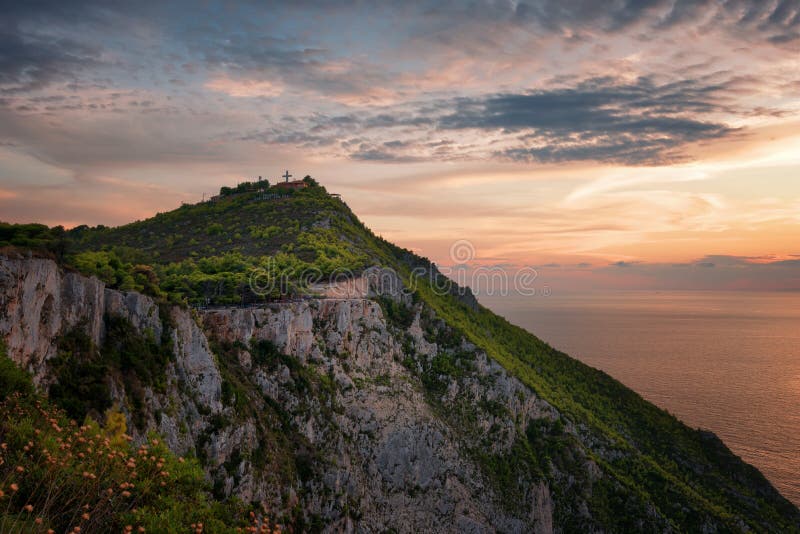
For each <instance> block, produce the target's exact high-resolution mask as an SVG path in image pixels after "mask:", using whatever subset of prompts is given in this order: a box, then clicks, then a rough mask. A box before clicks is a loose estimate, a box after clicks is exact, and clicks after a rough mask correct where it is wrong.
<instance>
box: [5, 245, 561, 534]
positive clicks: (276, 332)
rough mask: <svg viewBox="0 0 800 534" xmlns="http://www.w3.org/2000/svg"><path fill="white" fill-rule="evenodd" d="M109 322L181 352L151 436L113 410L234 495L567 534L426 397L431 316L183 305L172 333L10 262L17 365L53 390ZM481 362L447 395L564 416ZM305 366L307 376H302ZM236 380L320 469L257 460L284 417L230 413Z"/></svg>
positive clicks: (124, 394)
mask: <svg viewBox="0 0 800 534" xmlns="http://www.w3.org/2000/svg"><path fill="white" fill-rule="evenodd" d="M110 317H122V318H124V319H126V320H127V321H129V322H130V324H131V325H132V327H133V328H134V329H135V330H136V331H137V332H139V333H142V334H144V333H145V332H148V333H152V334H153V338H154V339H158V340H161V339H168V340H169V343H170V344H171V346H170V348H171V351H172V353H173V354H174V359H173V360H172V361H171V362H170V364H169V366H168V368H167V387H166V388H165V389H164V390H163V391H161V392H159V391H156V390H155V389H153V388H149V387H148V388H145V391H144V392H143V397H144V401H145V402H144V404H145V405H144V407H143V408H141V409H142V410H144V412H145V415H146V417H145V419H144V420H145V421H146V424H145V425H143V426H141V427H137V426H136V424H135V420H134V418H133V417H132V416H131V413H130V412H131V411H132V410H133V408H132V404H133V403H132V402H131V399H130V396H131V394H132V393H131V392H128V391H126V390H125V385H124V384H123V383H122V381H120V380H116V379H115V378H114V377H113V376H109V381H110V384H109V386H110V391H111V395H112V398H113V400H114V401H115V402H117V403H119V404H120V405H121V406H122V408H123V410H124V411H126V412H127V413H128V415H129V425H130V427H131V428H132V429H133V430H134V435H135V437H136V439H142V438H143V436H144V434H145V433H146V432H147V431H148V430H156V431H158V432H159V433H161V434H162V435H163V436H164V438H165V439H166V441H167V442H168V443H169V445H170V447H171V448H172V449H173V450H174V451H175V452H177V453H179V454H195V453H198V454H199V455H200V456H202V457H204V458H205V462H206V467H207V472H208V475H209V478H210V479H211V480H212V481H215V483H216V487H217V490H218V491H219V492H220V493H221V494H223V495H237V496H239V497H241V498H243V499H244V500H246V501H261V502H263V503H264V505H265V507H268V508H269V509H271V510H275V509H281V510H285V511H286V512H287V513H289V512H290V511H291V509H292V508H293V507H296V506H297V505H298V504H299V505H300V509H301V510H302V512H301V515H303V516H305V519H304V520H305V521H308V522H311V521H316V522H317V523H318V525H323V526H325V528H328V529H336V530H338V529H342V528H343V529H346V530H351V529H357V530H367V531H385V530H388V529H391V528H394V529H396V530H398V531H402V532H409V531H414V530H419V529H423V528H433V529H434V530H439V531H458V532H464V531H467V532H482V531H491V530H494V529H500V530H503V531H519V532H521V531H530V530H531V529H533V530H535V531H537V532H549V531H551V530H552V506H551V496H550V493H549V490H548V488H547V485H546V484H544V483H540V484H532V485H531V487H530V494H529V495H527V496H526V499H527V502H526V503H514V504H513V505H512V503H503V502H502V496H501V495H499V494H498V493H497V492H496V491H495V489H494V488H493V486H492V484H491V481H489V480H487V478H486V475H485V474H484V473H483V472H482V471H481V468H480V466H479V465H477V464H476V462H475V461H474V459H473V458H472V457H471V456H470V453H469V450H468V449H469V447H468V446H467V445H468V444H467V443H465V437H464V436H463V435H462V434H461V432H460V430H461V429H457V428H452V427H451V426H449V425H448V424H447V423H446V422H445V421H443V420H442V418H441V417H440V416H439V414H438V413H437V411H436V410H435V409H434V408H433V407H432V406H431V405H430V403H429V402H428V399H426V394H425V392H424V390H423V388H422V387H421V386H420V384H419V379H418V378H417V376H416V375H415V373H414V372H413V371H412V370H411V369H409V361H407V360H408V357H409V354H407V352H408V351H407V348H408V347H406V350H404V346H403V343H404V342H406V343H407V342H409V341H410V342H411V343H413V344H414V346H415V348H416V349H417V350H414V351H412V352H413V353H414V354H418V355H419V357H420V358H422V359H425V358H430V357H432V356H434V355H435V354H436V350H437V348H436V345H435V344H433V343H430V342H428V341H426V340H425V337H424V335H423V333H422V330H421V329H420V326H419V322H420V317H419V311H417V317H416V318H415V320H414V323H413V324H412V325H411V326H410V327H409V328H408V329H407V330H406V331H405V332H402V331H399V330H396V329H394V328H393V327H392V326H390V325H389V324H387V321H386V319H385V317H384V315H383V312H382V309H381V307H380V305H379V304H378V303H377V302H375V301H373V300H368V299H365V298H343V299H322V300H310V301H304V302H294V303H286V304H272V305H269V306H265V307H262V308H255V309H235V308H231V309H220V310H210V311H201V312H197V311H192V310H188V309H183V308H179V307H172V308H170V310H169V320H168V321H164V320H163V319H162V317H161V316H160V314H159V306H158V305H157V304H156V303H155V302H154V301H153V300H152V299H151V298H150V297H147V296H144V295H140V294H137V293H123V292H119V291H116V290H112V289H107V288H105V287H104V286H103V284H102V283H101V282H99V281H98V280H97V279H95V278H86V277H84V276H81V275H78V274H75V273H64V272H61V271H60V270H59V267H58V266H57V265H56V264H55V263H54V262H53V261H50V260H47V259H37V258H8V257H5V258H0V334H1V335H2V336H3V338H4V340H5V343H6V345H7V348H8V353H9V355H10V356H11V357H12V359H14V360H15V361H16V362H17V363H18V364H19V365H20V366H22V367H23V368H26V369H27V370H29V371H30V372H31V373H32V374H33V375H34V377H35V379H36V382H37V384H39V385H40V386H41V387H43V388H44V387H46V386H47V385H48V384H50V383H51V382H52V381H54V380H56V379H57V377H54V376H52V374H51V373H50V369H49V366H48V362H49V361H50V360H51V359H52V358H54V357H55V356H56V354H57V352H58V345H59V338H60V336H62V335H64V334H65V333H66V332H67V331H69V330H71V329H76V328H77V329H81V330H82V331H83V332H85V333H86V334H87V335H88V336H89V337H90V339H91V340H92V342H93V343H95V344H96V345H98V346H102V345H103V343H104V342H105V336H106V322H107V320H108V319H109V318H110ZM165 331H166V332H167V334H168V335H167V336H166V337H164V336H162V334H163V333H164V332H165ZM259 341H266V342H268V343H269V345H268V346H271V347H275V348H276V349H277V350H278V351H280V353H281V354H282V356H283V359H282V360H281V361H279V362H278V363H274V362H272V363H269V362H268V363H264V362H263V361H261V360H263V356H262V358H261V360H259V357H258V355H256V354H253V350H252V349H251V347H253V346H255V345H257V343H258V342H259ZM210 344H214V345H215V346H216V347H217V348H218V352H217V354H214V352H212V350H211V348H210ZM220 347H224V348H220ZM471 350H474V348H473V349H471ZM223 359H224V360H225V361H224V362H223V361H221V360H223ZM404 360H405V363H404ZM476 362H477V366H476V370H475V373H474V377H473V378H471V379H470V380H468V381H466V382H465V383H463V384H458V383H455V382H454V383H453V384H452V385H451V386H450V387H449V388H448V392H447V399H448V400H447V402H453V399H456V398H458V397H461V396H469V397H470V398H488V399H491V400H493V401H497V402H500V403H503V405H505V406H507V407H508V409H509V410H511V413H512V414H513V416H514V417H522V418H531V417H552V416H553V413H552V412H553V410H552V409H551V408H549V406H547V405H546V404H544V403H542V402H540V401H537V399H536V398H535V397H534V396H533V395H531V393H530V392H529V391H527V390H526V388H524V387H523V386H522V385H521V384H520V383H519V382H517V381H516V380H514V379H511V378H510V377H508V376H507V375H506V374H505V373H504V372H503V371H502V369H500V368H499V367H498V366H497V365H493V364H492V363H490V362H488V361H487V360H486V358H485V356H483V355H481V354H476ZM413 365H416V363H414V364H413ZM295 366H296V367H297V368H299V369H301V371H300V372H293V371H297V370H296V369H294V370H293V369H290V367H295ZM223 375H226V377H227V378H223ZM228 375H236V376H239V377H240V381H239V386H240V387H239V389H238V390H237V392H236V394H238V395H246V396H247V397H248V399H247V403H249V404H252V405H254V406H256V407H259V408H263V409H265V410H267V409H268V406H267V405H269V406H270V407H271V408H270V409H271V410H272V411H275V410H274V409H275V407H277V409H278V411H280V412H281V415H284V416H286V417H288V419H289V420H288V421H284V422H280V423H276V427H278V428H279V429H280V431H281V432H286V433H287V434H296V437H293V438H292V439H293V440H295V441H296V443H298V444H299V445H298V447H299V448H302V449H305V451H304V452H303V454H310V455H313V457H314V463H313V465H311V466H310V471H311V472H310V473H306V472H304V473H297V472H292V470H289V475H290V476H288V477H287V476H285V475H286V474H285V473H281V474H280V476H276V473H275V471H274V469H273V468H274V467H275V466H274V465H272V464H271V461H270V460H266V461H264V460H261V461H260V462H259V461H256V460H254V458H253V457H254V456H255V455H256V454H257V453H256V451H257V449H259V448H263V447H264V446H265V445H266V446H267V447H269V446H276V447H279V445H276V444H275V443H265V441H267V442H269V441H270V439H272V438H269V437H267V436H265V434H271V433H273V432H274V431H275V430H276V429H275V428H272V429H269V428H266V429H265V428H261V426H263V425H264V424H269V421H264V420H259V419H261V417H260V416H259V415H253V414H252V412H253V410H250V411H248V413H237V410H236V407H235V405H236V399H232V398H230V397H229V398H226V399H225V400H226V401H227V404H226V403H224V402H223V394H222V390H223V384H224V383H225V382H226V380H229V381H233V380H235V378H233V377H231V376H228ZM309 376H311V377H314V378H312V379H311V380H310V381H314V380H315V379H319V383H320V384H323V385H324V388H322V389H324V393H323V392H322V391H321V390H320V389H318V388H316V387H315V386H310V385H308V384H307V385H306V387H299V386H298V382H302V381H309V378H308V377H309ZM241 386H244V387H241ZM479 416H480V419H481V425H482V426H483V427H485V429H486V430H489V428H490V427H492V426H493V425H494V424H495V421H494V419H493V418H492V417H491V416H490V415H488V414H479ZM501 426H502V428H501V429H500V430H499V431H497V432H495V434H496V435H497V437H498V441H497V442H496V443H494V444H493V447H496V448H498V449H503V448H507V447H509V446H510V442H511V441H512V440H513V434H514V424H513V421H512V420H511V419H509V420H508V421H505V422H504V423H503V424H502V425H501ZM288 452H289V453H290V456H292V455H294V454H295V453H296V452H297V451H294V450H290V451H288ZM269 453H270V451H266V454H267V455H269ZM262 454H263V451H262ZM291 460H292V461H293V460H294V459H293V458H292V459H291ZM256 464H258V465H256ZM517 504H521V505H520V506H518V505H517Z"/></svg>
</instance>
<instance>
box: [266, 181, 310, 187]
mask: <svg viewBox="0 0 800 534" xmlns="http://www.w3.org/2000/svg"><path fill="white" fill-rule="evenodd" d="M273 187H279V188H281V189H304V188H306V187H308V182H306V181H304V180H292V181H291V182H278V183H277V184H275V185H274V186H273Z"/></svg>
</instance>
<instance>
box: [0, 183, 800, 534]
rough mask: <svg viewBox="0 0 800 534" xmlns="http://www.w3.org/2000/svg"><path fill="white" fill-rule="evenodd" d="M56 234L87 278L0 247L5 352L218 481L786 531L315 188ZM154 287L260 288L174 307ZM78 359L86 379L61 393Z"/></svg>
mask: <svg viewBox="0 0 800 534" xmlns="http://www.w3.org/2000/svg"><path fill="white" fill-rule="evenodd" d="M275 228H277V229H278V230H275ZM67 239H68V246H66V247H62V248H64V249H65V250H67V253H66V254H65V255H64V256H63V257H64V260H65V262H66V263H67V264H69V265H72V266H73V267H77V268H79V269H81V270H83V271H84V272H89V273H93V274H97V275H99V276H100V277H101V278H102V279H103V280H105V283H104V282H102V281H100V280H98V279H96V278H86V277H85V276H83V275H80V274H77V273H74V272H70V271H64V270H63V269H60V268H59V267H58V266H57V265H56V263H55V262H53V261H52V260H46V259H36V258H26V257H15V256H14V253H13V252H11V253H8V254H6V256H5V258H4V259H3V260H0V261H1V264H2V268H0V290H2V302H0V305H2V307H0V312H2V314H3V315H2V317H0V333H2V334H3V337H4V338H5V339H6V342H7V344H8V347H9V353H10V355H11V356H12V358H13V359H14V360H15V361H17V362H18V363H19V364H21V365H23V366H24V367H26V368H28V369H29V370H31V371H33V372H34V373H35V375H36V377H37V382H38V383H39V384H40V386H41V387H42V388H45V389H49V390H50V392H51V396H53V395H54V396H55V398H56V399H61V400H62V401H63V403H64V405H66V406H72V409H73V410H74V411H75V413H76V415H78V416H79V415H81V414H86V413H97V412H101V410H102V408H103V407H104V406H107V405H108V404H110V403H112V402H117V403H120V404H121V405H122V407H123V408H124V409H125V410H126V413H127V414H128V418H129V419H130V422H131V425H132V426H133V427H134V428H135V429H136V431H137V436H138V437H139V438H141V436H143V435H144V433H145V432H146V431H147V429H157V430H158V431H159V432H161V433H162V434H163V435H164V436H165V437H166V439H167V441H168V443H169V444H170V447H171V448H172V449H173V450H174V451H176V452H178V453H179V454H186V453H194V454H196V455H197V456H198V457H199V458H200V459H201V460H202V461H203V463H204V465H205V468H206V471H207V473H208V475H209V477H210V478H211V479H212V480H213V481H214V482H215V492H216V494H217V496H218V497H220V498H224V497H226V496H229V495H238V496H240V497H241V498H243V499H244V500H246V501H257V502H260V503H263V504H264V506H266V507H268V508H269V509H271V510H281V511H282V514H283V517H284V518H285V519H286V520H287V521H291V522H294V523H295V524H296V525H297V526H299V527H305V528H309V529H321V528H338V527H347V528H349V527H354V528H360V529H365V530H369V531H373V530H389V529H391V528H394V529H396V530H398V531H412V530H418V529H421V528H424V527H426V526H430V527H433V528H434V530H440V531H448V530H453V531H465V530H466V531H490V530H500V531H531V530H534V531H538V532H549V531H574V530H582V531H584V530H605V531H617V532H622V531H675V530H677V531H696V530H704V531H711V532H713V531H747V530H755V531H783V532H785V531H797V530H800V513H799V512H798V510H797V508H796V507H794V506H793V505H791V504H790V503H789V502H787V501H786V500H785V499H783V497H781V496H780V495H779V494H778V493H777V492H776V491H775V490H774V489H773V488H772V487H771V485H770V484H769V483H768V482H767V481H766V480H765V479H764V478H763V476H762V475H761V474H760V473H759V472H758V471H757V470H755V469H754V468H752V467H750V466H748V465H746V464H744V463H743V462H741V460H739V459H738V458H736V457H735V456H734V455H733V454H732V453H731V452H730V451H729V450H728V449H727V448H726V447H725V446H724V445H723V444H722V443H721V442H720V441H719V440H718V439H717V438H716V437H715V436H714V435H713V434H710V433H708V432H703V431H697V430H692V429H689V428H687V427H686V426H684V425H683V424H681V423H680V422H679V421H678V420H677V419H675V418H674V417H672V416H670V415H669V414H667V413H666V412H664V411H662V410H660V409H658V408H656V407H655V406H653V405H651V404H649V403H647V402H646V401H644V400H642V399H641V398H640V397H639V396H638V395H636V394H635V393H633V392H632V391H630V390H629V389H627V388H625V387H624V386H622V385H621V384H619V383H618V382H616V381H615V380H613V379H612V378H610V377H608V376H607V375H605V374H604V373H602V372H599V371H597V370H594V369H591V368H589V367H587V366H585V365H583V364H581V363H580V362H577V361H576V360H573V359H571V358H569V357H568V356H566V355H564V354H562V353H559V352H558V351H555V350H554V349H552V348H551V347H549V346H547V345H546V344H545V343H543V342H541V341H540V340H538V339H537V338H536V337H535V336H533V335H531V334H529V333H527V332H525V331H524V330H522V329H519V328H517V327H515V326H513V325H511V324H509V323H508V322H506V321H505V320H503V319H502V318H500V317H497V316H496V315H494V314H492V313H491V312H489V311H488V310H486V309H484V308H482V307H481V306H479V305H478V304H477V302H476V301H475V300H474V298H473V297H472V296H471V294H470V293H469V292H468V290H462V289H461V288H458V287H455V286H453V287H452V288H450V290H449V291H447V292H443V291H441V290H435V288H441V287H446V286H445V285H444V284H443V283H442V277H441V275H439V274H438V273H437V272H436V270H435V267H434V266H432V265H431V264H430V263H429V262H428V261H427V260H425V259H423V258H419V257H417V256H415V255H413V254H411V253H410V252H408V251H405V250H402V249H399V248H397V247H395V246H393V245H391V244H389V243H387V242H385V241H384V240H382V239H380V238H377V237H376V236H374V235H373V234H372V233H371V232H369V231H368V230H367V229H366V228H365V227H364V226H363V225H362V224H361V223H360V222H359V221H358V220H357V218H356V217H355V216H354V215H353V214H352V213H351V212H350V210H349V209H348V208H347V207H346V205H344V204H343V203H342V202H341V201H340V200H338V199H335V198H332V197H329V196H328V195H327V194H326V192H325V191H324V189H322V188H319V187H310V188H308V189H307V190H303V191H298V192H293V193H291V194H286V195H285V196H281V197H278V198H275V197H265V196H264V194H263V193H244V194H241V195H235V196H231V197H228V198H224V199H222V200H220V201H218V202H213V203H205V204H200V205H194V206H183V207H182V208H180V209H178V210H175V211H173V212H170V213H168V214H161V215H159V216H157V217H155V218H153V219H149V220H147V221H141V222H138V223H133V224H131V225H127V226H123V227H120V228H117V229H108V228H95V229H89V228H79V229H76V230H75V231H72V232H70V233H68V237H67ZM70 250H71V251H72V254H70V253H69V251H70ZM98 250H103V252H97V251H98ZM276 265H277V267H276ZM372 265H379V266H381V267H382V268H383V270H379V271H377V273H378V276H377V278H374V277H371V276H370V273H375V272H376V271H370V270H367V268H368V267H370V266H372ZM259 269H260V271H259V272H262V273H263V272H267V274H266V275H263V276H267V278H268V279H270V280H274V279H281V278H283V279H286V280H288V281H289V282H290V283H289V284H286V285H285V286H283V287H284V289H285V291H284V290H278V294H281V293H291V294H294V295H297V294H302V293H308V292H313V291H314V282H318V281H319V278H324V277H325V276H327V275H330V274H331V273H336V272H341V271H342V270H344V269H347V270H349V271H351V272H352V273H353V276H356V277H360V278H359V280H361V281H362V283H358V284H353V286H354V287H355V286H357V287H361V288H364V287H366V288H367V289H366V290H365V291H362V293H363V294H361V295H356V296H352V298H344V299H320V300H317V299H312V300H300V301H293V302H276V301H268V300H267V299H266V297H267V296H269V295H272V296H277V295H276V293H275V292H274V291H272V292H259V291H256V292H254V291H253V290H252V282H253V272H254V270H259ZM310 273H311V274H310ZM376 280H377V282H378V283H376ZM109 286H111V287H109ZM275 287H281V286H280V285H278V286H275ZM114 288H117V289H114ZM134 288H135V289H142V290H145V291H148V292H149V293H151V296H145V295H141V294H139V293H136V292H130V291H124V290H128V289H134ZM273 289H274V288H273ZM166 298H170V299H171V300H172V301H173V302H180V301H181V300H183V299H187V300H189V301H190V302H209V301H211V302H212V303H220V304H222V303H231V302H241V301H242V300H243V299H245V298H246V300H248V301H255V302H257V303H259V304H258V306H256V307H254V308H232V307H227V308H221V309H209V310H196V311H191V310H188V309H186V308H185V306H181V305H168V304H166V303H164V300H165V299H166ZM159 301H160V302H161V304H160V305H159ZM70 358H72V360H71V359H70ZM75 365H82V366H83V367H82V369H83V371H84V372H83V376H90V377H93V378H92V380H93V381H94V383H84V386H86V387H84V388H83V390H82V391H89V390H91V391H93V392H95V396H96V397H97V399H88V400H87V399H83V400H84V402H78V403H77V404H76V403H75V402H74V401H75V400H76V399H75V397H77V395H76V394H75V393H74V392H72V393H71V392H70V391H69V388H68V387H67V386H68V385H69V382H70V381H71V380H73V379H74V376H73V375H71V374H70V373H69V370H70V369H73V368H74V366H75ZM84 382H87V381H86V380H84ZM88 382H91V380H89V381H88ZM89 401H91V402H89ZM70 403H72V404H70Z"/></svg>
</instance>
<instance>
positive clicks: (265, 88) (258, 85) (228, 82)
mask: <svg viewBox="0 0 800 534" xmlns="http://www.w3.org/2000/svg"><path fill="white" fill-rule="evenodd" d="M205 88H206V89H209V90H211V91H216V92H219V93H225V94H227V95H229V96H233V97H249V98H252V97H264V98H270V97H276V96H280V95H281V93H283V91H284V88H283V86H282V85H280V84H278V83H275V82H270V81H253V80H234V79H231V78H229V77H227V76H220V77H217V78H212V79H211V80H209V81H207V82H206V83H205Z"/></svg>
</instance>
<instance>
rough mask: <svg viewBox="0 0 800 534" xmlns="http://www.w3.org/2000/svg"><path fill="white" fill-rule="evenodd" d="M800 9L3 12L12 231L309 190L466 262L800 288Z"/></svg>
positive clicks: (545, 275) (582, 275)
mask: <svg viewBox="0 0 800 534" xmlns="http://www.w3.org/2000/svg"><path fill="white" fill-rule="evenodd" d="M798 112H800V2H798V1H767V2H761V1H745V0H739V1H718V2H713V1H683V0H671V1H659V0H648V1H633V0H628V1H615V2H590V1H570V0H554V1H547V0H545V1H540V2H529V3H526V2H512V1H495V2H490V1H486V2H481V1H473V2H455V1H453V2H447V1H441V2H439V1H430V2H369V1H363V2H345V1H342V2H336V1H329V2H324V1H323V2H304V1H294V2H285V3H282V2H255V1H253V2H206V1H202V2H195V1H186V2H169V3H168V6H164V5H162V2H152V3H150V2H121V1H120V2H103V3H102V4H100V3H98V4H94V3H90V2H88V3H87V2H39V1H28V2H3V9H2V16H0V220H5V221H12V222H43V223H46V224H49V225H56V224H63V225H65V226H74V225H78V224H83V223H86V224H91V225H94V224H106V225H116V224H122V223H125V222H130V221H132V220H135V219H139V218H145V217H148V216H151V215H153V214H155V213H156V212H158V211H166V210H169V209H172V208H174V207H176V206H178V205H180V203H181V202H197V201H199V200H200V199H201V197H202V195H203V193H205V194H206V195H208V194H212V193H214V192H216V191H218V189H219V187H220V186H221V185H233V184H235V183H237V182H239V181H242V180H244V179H252V178H253V177H257V176H259V175H262V176H264V177H265V178H268V179H270V180H271V181H275V180H276V179H277V176H278V175H279V174H281V173H282V172H283V171H284V169H289V170H290V172H292V173H293V174H294V175H295V176H297V177H302V176H303V175H305V174H310V175H312V176H314V177H315V178H317V179H318V180H319V181H320V182H321V183H322V184H323V185H325V186H326V187H327V188H328V190H329V191H332V192H336V193H341V194H342V196H343V198H344V199H345V201H346V202H347V203H348V204H349V205H350V207H351V208H353V210H354V211H355V212H356V214H358V216H359V217H361V218H362V220H364V222H365V223H366V224H367V225H368V226H370V227H371V228H372V229H373V230H374V231H375V232H376V233H379V234H381V235H383V236H384V237H386V238H388V239H390V240H391V241H394V242H396V243H397V244H399V245H401V246H405V247H408V248H411V249H413V250H414V251H416V252H418V253H420V254H423V255H425V256H428V257H430V258H431V259H433V260H434V261H437V262H438V263H440V264H442V265H447V264H449V263H452V260H451V259H450V247H451V244H452V243H453V242H454V241H455V240H459V239H464V240H469V241H470V242H471V243H472V244H473V245H474V249H475V252H476V256H475V258H473V259H472V261H471V264H472V265H499V266H503V267H504V268H516V267H519V266H529V267H534V268H535V269H536V270H537V271H538V272H539V275H540V278H541V280H543V281H547V282H548V283H552V285H553V286H554V287H563V288H570V287H576V288H591V287H630V288H672V287H676V288H692V289H694V288H728V289H739V288H746V289H758V288H766V289H786V288H795V289H800V115H799V114H798Z"/></svg>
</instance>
